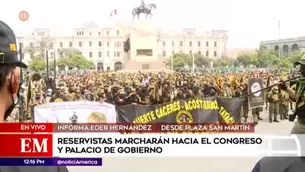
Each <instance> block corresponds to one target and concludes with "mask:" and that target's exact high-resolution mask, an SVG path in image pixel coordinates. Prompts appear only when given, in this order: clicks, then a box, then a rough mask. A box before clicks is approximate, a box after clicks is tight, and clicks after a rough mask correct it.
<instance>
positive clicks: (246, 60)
mask: <svg viewBox="0 0 305 172" xmlns="http://www.w3.org/2000/svg"><path fill="white" fill-rule="evenodd" d="M236 59H237V63H239V64H242V65H244V66H250V65H255V66H258V65H259V58H258V54H257V53H255V52H254V53H253V52H242V53H240V54H239V55H238V56H237V58H236Z"/></svg>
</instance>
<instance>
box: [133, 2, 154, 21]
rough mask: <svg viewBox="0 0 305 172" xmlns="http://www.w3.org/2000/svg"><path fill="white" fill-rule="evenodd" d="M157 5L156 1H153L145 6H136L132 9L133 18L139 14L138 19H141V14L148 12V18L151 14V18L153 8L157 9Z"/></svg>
mask: <svg viewBox="0 0 305 172" xmlns="http://www.w3.org/2000/svg"><path fill="white" fill-rule="evenodd" d="M156 8H157V6H156V4H155V3H151V4H147V5H145V6H143V7H142V6H140V7H135V8H134V9H133V10H132V20H134V18H135V17H136V16H137V17H138V19H139V20H140V14H141V13H142V14H146V19H147V17H148V15H149V16H150V18H151V17H152V13H151V11H152V9H156Z"/></svg>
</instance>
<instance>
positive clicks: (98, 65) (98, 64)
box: [97, 62, 104, 70]
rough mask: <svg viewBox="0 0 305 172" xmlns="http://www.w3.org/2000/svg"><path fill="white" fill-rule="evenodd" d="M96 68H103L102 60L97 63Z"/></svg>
mask: <svg viewBox="0 0 305 172" xmlns="http://www.w3.org/2000/svg"><path fill="white" fill-rule="evenodd" d="M97 70H104V64H103V63H102V62H98V63H97Z"/></svg>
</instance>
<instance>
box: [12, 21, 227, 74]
mask: <svg viewBox="0 0 305 172" xmlns="http://www.w3.org/2000/svg"><path fill="white" fill-rule="evenodd" d="M127 35H129V28H128V27H126V26H123V25H120V24H116V25H114V26H113V27H111V28H77V29H74V30H73V31H72V33H71V34H68V35H58V34H55V33H53V32H52V30H49V29H35V30H34V31H33V33H32V34H31V35H28V36H22V35H18V36H17V41H19V42H22V43H23V46H24V47H27V46H31V45H33V44H38V43H40V42H42V40H47V41H48V44H49V49H48V52H49V57H51V58H52V56H56V58H61V57H62V56H64V55H63V54H60V51H59V50H60V49H69V48H71V49H77V50H79V51H80V52H81V54H82V55H84V56H85V57H86V58H87V59H89V60H91V61H93V62H94V64H95V65H96V66H97V67H98V68H103V69H110V70H113V69H114V68H115V64H116V63H120V64H124V63H125V62H124V59H125V58H124V54H125V53H124V49H123V47H124V42H125V41H126V39H127V37H128V36H127ZM158 35H159V36H158V37H159V40H158V46H159V48H158V49H159V50H160V52H159V53H158V55H159V56H160V58H162V59H163V58H164V59H166V58H169V57H170V56H171V55H172V54H174V53H186V54H192V53H195V54H202V55H203V56H205V57H210V58H219V57H223V56H226V51H227V41H228V33H227V31H225V30H213V31H210V32H205V33H203V34H199V33H196V29H184V30H183V31H182V32H162V30H159V31H158ZM131 46H132V45H131ZM54 54H55V55H54ZM30 56H31V55H30V54H28V53H25V54H24V59H23V61H24V62H25V63H27V62H29V61H30Z"/></svg>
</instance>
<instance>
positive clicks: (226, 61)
mask: <svg viewBox="0 0 305 172" xmlns="http://www.w3.org/2000/svg"><path fill="white" fill-rule="evenodd" d="M213 66H214V67H226V66H239V62H238V60H237V59H234V58H227V57H224V58H219V59H215V60H214V61H213Z"/></svg>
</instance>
